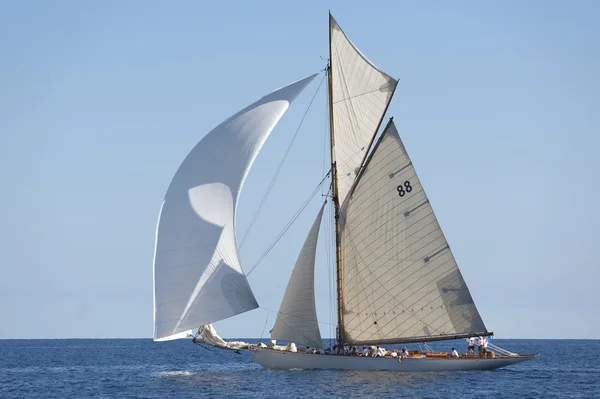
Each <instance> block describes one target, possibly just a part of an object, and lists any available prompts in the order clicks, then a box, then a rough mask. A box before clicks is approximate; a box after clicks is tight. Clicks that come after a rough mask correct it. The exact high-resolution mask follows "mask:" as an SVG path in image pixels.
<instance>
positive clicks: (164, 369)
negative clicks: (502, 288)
mask: <svg viewBox="0 0 600 399" xmlns="http://www.w3.org/2000/svg"><path fill="white" fill-rule="evenodd" d="M253 342H256V341H255V340H253ZM492 342H493V343H494V344H496V345H499V346H501V347H504V348H506V349H509V350H511V351H514V352H520V353H541V355H542V356H540V357H539V358H537V359H534V360H532V361H529V362H525V363H522V364H519V365H516V366H511V367H508V368H505V369H499V370H494V371H479V372H456V373H437V374H434V373H418V374H417V373H414V374H411V373H398V372H385V371H371V372H367V371H337V370H326V371H318V370H296V371H280V370H265V369H263V368H262V367H261V366H259V365H258V364H256V363H254V361H253V360H252V358H251V356H250V355H249V354H248V353H245V352H243V353H241V354H236V353H234V352H231V351H223V350H218V349H215V348H205V347H203V346H199V345H194V344H193V343H191V341H189V340H179V341H171V342H162V343H155V342H153V341H152V340H151V339H61V340H0V398H220V397H225V398H283V397H286V398H342V397H343V398H463V397H469V398H470V397H473V398H510V397H521V398H600V362H599V358H600V340H528V339H527V340H501V339H495V340H493V341H492ZM431 346H432V347H433V349H439V350H449V349H450V347H451V346H456V347H457V349H459V351H460V352H464V351H466V346H465V343H464V341H459V342H450V343H449V342H443V343H433V344H432V345H431ZM408 347H409V349H410V348H411V347H414V346H411V345H409V346H408Z"/></svg>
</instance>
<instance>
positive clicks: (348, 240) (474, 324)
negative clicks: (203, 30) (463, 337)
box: [341, 122, 487, 343]
mask: <svg viewBox="0 0 600 399" xmlns="http://www.w3.org/2000/svg"><path fill="white" fill-rule="evenodd" d="M345 212H346V215H345V221H344V226H343V230H342V238H341V247H342V265H343V273H342V274H343V284H342V290H343V292H342V298H343V317H344V330H345V338H346V341H347V342H349V343H363V342H367V343H368V342H377V341H383V342H385V341H393V340H395V339H399V338H413V337H435V336H438V335H447V334H461V333H484V332H486V331H487V330H486V328H485V325H484V323H483V321H482V320H481V317H480V315H479V312H478V311H477V308H476V307H475V303H474V302H473V299H472V298H471V294H470V293H469V289H468V288H467V285H466V284H465V281H464V279H463V277H462V275H461V273H460V271H459V269H458V265H457V264H456V261H455V260H454V257H453V255H452V252H451V251H450V247H449V246H448V243H447V242H446V239H445V237H444V234H443V233H442V230H441V228H440V225H439V224H438V221H437V219H436V217H435V215H434V213H433V209H432V208H431V205H430V204H429V200H428V198H427V196H426V195H425V191H423V187H422V186H421V183H420V181H419V179H418V177H417V175H416V172H415V169H414V167H413V165H412V162H411V160H410V158H409V156H408V154H407V153H406V150H405V149H404V145H403V144H402V141H401V140H400V136H399V135H398V131H397V130H396V127H395V125H394V123H393V122H390V123H389V124H388V126H387V127H386V129H385V131H384V132H383V134H382V137H381V138H380V140H379V141H378V142H377V144H376V146H375V148H374V150H373V153H372V155H370V157H369V159H368V160H367V162H366V164H365V168H364V171H363V173H362V174H361V176H360V177H359V180H358V181H357V183H356V186H355V188H354V190H353V191H352V193H351V194H350V197H349V200H348V203H347V209H346V210H345Z"/></svg>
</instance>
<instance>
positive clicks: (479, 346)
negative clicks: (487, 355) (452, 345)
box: [477, 337, 483, 355]
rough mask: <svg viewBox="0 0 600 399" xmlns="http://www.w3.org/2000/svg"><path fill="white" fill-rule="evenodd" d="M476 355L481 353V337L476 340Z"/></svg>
mask: <svg viewBox="0 0 600 399" xmlns="http://www.w3.org/2000/svg"><path fill="white" fill-rule="evenodd" d="M477 353H479V354H480V355H481V354H482V353H483V337H479V338H478V339H477Z"/></svg>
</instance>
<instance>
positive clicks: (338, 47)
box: [329, 14, 398, 204]
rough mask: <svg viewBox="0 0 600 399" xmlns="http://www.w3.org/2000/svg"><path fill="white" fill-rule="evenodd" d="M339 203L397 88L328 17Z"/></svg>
mask: <svg viewBox="0 0 600 399" xmlns="http://www.w3.org/2000/svg"><path fill="white" fill-rule="evenodd" d="M329 34H330V45H331V86H332V103H333V126H334V137H335V161H336V165H337V179H338V199H339V203H340V204H343V203H344V200H345V198H346V195H347V194H348V191H350V187H351V186H352V184H353V183H354V180H355V179H356V176H357V174H358V171H359V169H360V166H361V164H362V162H363V160H364V158H365V155H366V154H367V151H368V150H369V146H370V144H371V142H372V140H373V138H374V137H375V133H376V132H377V129H378V127H379V125H380V124H381V121H382V119H383V115H384V114H385V111H386V109H387V107H388V104H389V103H390V101H391V99H392V95H393V94H394V90H395V89H396V86H397V84H398V82H397V80H395V79H393V78H392V77H390V76H389V75H387V74H386V73H385V72H383V71H381V70H379V69H378V68H377V67H376V66H375V65H374V64H373V63H372V62H371V61H369V60H368V59H367V58H366V57H365V56H364V55H363V54H362V53H361V52H360V51H359V50H358V49H357V48H356V47H355V46H354V44H352V42H351V41H350V40H349V39H348V37H347V36H346V34H345V33H344V32H343V31H342V29H341V28H340V26H339V25H338V24H337V22H336V21H335V19H333V17H332V16H331V14H330V15H329Z"/></svg>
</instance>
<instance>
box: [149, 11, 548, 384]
mask: <svg viewBox="0 0 600 399" xmlns="http://www.w3.org/2000/svg"><path fill="white" fill-rule="evenodd" d="M329 25H330V26H329V53H330V54H329V60H328V64H327V68H326V73H327V82H328V102H329V104H328V105H329V130H330V150H331V151H330V153H331V169H330V173H329V176H330V179H331V185H330V192H329V197H330V200H331V201H332V203H333V218H332V219H333V224H334V226H335V236H336V240H335V259H336V286H337V287H336V291H337V301H336V304H337V328H336V341H337V343H336V345H335V348H336V351H335V353H332V352H330V351H328V354H324V352H323V351H322V350H321V351H319V352H317V353H313V351H312V350H310V349H308V348H309V347H310V348H322V347H323V341H322V338H321V333H320V331H319V324H318V320H317V313H316V306H315V292H314V289H315V288H314V268H315V256H316V246H317V240H318V235H319V228H320V225H321V222H322V219H323V216H324V205H323V206H322V207H321V209H320V210H319V212H318V214H317V216H316V218H315V221H314V223H313V225H312V227H311V228H310V231H309V233H308V236H307V238H306V241H305V243H304V245H303V247H302V249H301V251H300V254H299V256H298V258H297V262H296V264H295V266H294V269H293V271H292V274H291V276H290V280H289V283H288V285H287V288H286V291H285V295H284V298H283V300H282V303H281V307H280V309H279V312H278V314H277V319H276V321H275V324H274V326H273V328H272V329H271V342H270V344H269V345H264V344H258V345H250V344H247V343H244V342H226V341H225V340H223V339H222V338H221V337H220V336H219V335H218V334H217V332H216V330H215V329H214V327H213V326H212V323H214V322H217V321H220V320H223V319H226V318H229V317H232V316H235V315H238V314H241V313H244V312H248V311H250V310H253V309H256V308H258V307H259V305H258V303H257V301H256V299H255V296H254V293H253V291H252V289H251V287H250V285H249V283H248V280H247V275H246V274H245V273H244V270H243V269H242V265H241V262H240V259H239V255H238V247H237V240H236V234H235V216H236V209H237V204H238V199H239V196H240V192H241V189H242V186H243V184H244V181H245V179H246V176H247V175H248V172H249V170H250V168H251V166H252V163H253V162H254V160H255V158H256V156H257V154H258V152H259V151H260V149H261V147H262V146H263V144H264V142H265V141H266V139H267V137H268V136H269V134H270V133H271V131H272V130H273V128H274V127H275V125H276V124H277V122H278V121H279V120H280V118H281V117H282V116H283V114H284V113H285V111H286V110H287V109H288V108H289V106H290V104H291V103H292V102H293V101H294V99H295V98H296V97H297V96H298V95H299V94H300V93H301V92H302V91H303V90H304V89H305V88H306V87H307V86H308V85H309V84H310V83H311V81H313V79H314V78H315V76H317V74H314V75H311V76H308V77H306V78H304V79H301V80H298V81H296V82H294V83H291V84H289V85H287V86H285V87H282V88H280V89H278V90H275V91H273V92H271V93H270V94H267V95H266V96H264V97H262V98H261V99H259V100H258V101H256V102H254V103H253V104H251V105H249V106H248V107H246V108H244V109H243V110H241V111H239V112H238V113H236V114H234V115H233V116H231V117H230V118H229V119H227V120H225V121H224V122H222V123H221V124H220V125H218V126H217V127H216V128H214V129H213V130H212V131H210V132H209V133H208V134H207V135H206V136H205V137H204V138H203V139H202V140H201V141H200V142H199V143H198V144H197V145H196V146H195V147H194V148H193V149H192V151H191V152H190V153H189V154H188V156H187V157H186V158H185V159H184V161H183V163H182V164H181V166H180V167H179V169H178V170H177V172H176V173H175V176H174V177H173V179H172V181H171V183H170V185H169V188H168V189H167V192H166V195H165V197H164V200H163V202H162V205H161V208H160V211H159V217H158V225H157V230H156V243H155V252H154V264H153V272H154V340H155V341H165V340H172V339H177V338H184V337H189V336H192V337H193V339H194V342H202V343H206V344H210V345H213V346H216V347H219V348H223V349H233V350H241V349H246V350H248V351H249V352H250V354H251V355H252V357H253V358H254V360H255V361H256V362H258V363H259V364H261V365H262V366H264V367H265V368H274V369H351V370H396V371H411V372H412V371H456V370H484V369H496V368H499V367H504V366H509V365H513V364H517V363H520V362H523V361H526V360H530V359H532V358H534V357H536V356H537V355H535V354H532V355H519V354H515V353H511V352H508V351H505V350H502V349H501V348H498V347H494V349H496V351H495V352H494V351H489V352H488V353H486V354H482V355H461V356H459V357H451V356H450V354H448V353H443V352H432V351H428V350H425V351H411V352H410V356H408V357H406V356H401V357H399V358H397V357H392V356H393V355H391V354H392V353H393V352H392V351H384V350H383V349H382V350H381V353H383V356H380V357H371V356H356V355H355V356H346V355H344V354H343V353H341V352H340V351H341V348H344V347H346V348H348V347H350V346H352V347H361V346H362V347H367V348H370V347H373V348H375V347H383V346H384V345H393V344H408V343H424V344H425V346H426V347H428V345H427V342H430V341H442V340H455V339H468V338H470V337H488V336H491V335H493V333H492V332H490V331H488V330H487V328H486V326H485V324H484V323H483V320H482V318H481V316H480V314H479V312H478V310H477V308H476V306H475V303H474V302H473V298H472V297H471V294H470V292H469V289H468V288H467V285H466V283H465V280H464V279H463V277H462V274H461V272H460V270H459V268H458V265H457V263H456V260H455V259H454V256H453V255H452V251H451V249H450V246H449V245H448V242H447V241H446V239H445V237H444V234H443V232H442V230H441V228H440V225H439V223H438V221H437V219H436V216H435V214H434V212H433V209H432V207H431V204H430V202H429V199H428V197H427V195H426V194H425V191H424V189H423V186H422V184H421V181H420V180H419V178H418V176H417V174H416V171H415V168H414V165H413V163H412V161H411V159H410V157H409V155H408V153H407V152H406V149H405V147H404V145H403V143H402V140H401V138H400V135H399V133H398V130H397V129H396V126H395V124H394V121H393V118H391V119H390V120H389V122H388V123H387V124H386V125H385V128H384V129H383V131H382V132H381V133H379V134H378V132H379V129H380V127H381V125H382V124H383V121H384V117H385V114H386V111H387V109H388V106H389V104H390V101H391V100H392V97H393V95H394V92H395V91H396V87H397V85H398V80H396V79H394V78H392V77H390V76H389V75H388V74H386V73H385V72H383V71H382V70H380V69H379V68H377V67H376V66H375V65H374V64H373V63H372V62H371V61H369V60H368V59H367V58H366V57H365V56H364V55H363V54H362V53H361V52H360V51H359V50H358V49H357V48H356V46H355V45H354V44H353V43H352V42H351V41H350V40H349V39H348V37H347V36H346V34H345V33H344V31H342V29H341V28H340V26H339V25H338V23H337V22H336V21H335V19H334V18H333V17H332V16H331V14H330V15H329ZM277 340H280V341H286V342H288V343H289V344H288V345H277ZM296 345H301V346H305V347H306V348H307V349H304V348H297V346H296ZM319 353H321V354H319ZM386 353H387V354H386ZM358 354H360V351H359V352H358ZM363 354H364V353H363Z"/></svg>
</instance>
